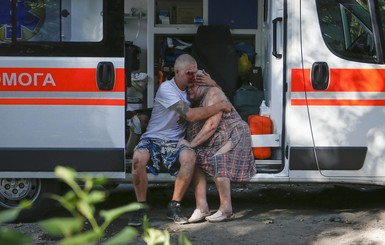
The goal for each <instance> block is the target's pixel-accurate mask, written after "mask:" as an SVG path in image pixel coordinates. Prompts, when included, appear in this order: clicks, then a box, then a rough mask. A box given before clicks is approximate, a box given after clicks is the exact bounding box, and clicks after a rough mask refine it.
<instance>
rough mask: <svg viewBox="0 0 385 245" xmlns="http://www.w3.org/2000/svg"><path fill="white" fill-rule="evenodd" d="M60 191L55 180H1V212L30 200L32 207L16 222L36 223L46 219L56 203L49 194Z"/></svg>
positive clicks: (22, 213) (24, 211)
mask: <svg viewBox="0 0 385 245" xmlns="http://www.w3.org/2000/svg"><path fill="white" fill-rule="evenodd" d="M58 191H59V183H58V181H57V180H53V179H28V178H25V179H23V178H1V179H0V210H4V209H9V208H15V207H17V206H18V205H19V203H20V202H21V201H22V200H30V201H32V207H31V208H29V209H26V210H23V211H22V212H21V213H20V215H19V217H18V218H17V220H15V222H34V221H37V220H39V219H42V218H44V216H45V214H46V213H47V212H48V211H49V210H50V209H51V208H52V207H53V206H54V205H53V203H55V202H56V201H54V200H52V199H51V198H50V197H49V195H47V194H52V193H58Z"/></svg>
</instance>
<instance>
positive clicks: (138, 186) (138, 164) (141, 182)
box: [132, 149, 150, 202]
mask: <svg viewBox="0 0 385 245" xmlns="http://www.w3.org/2000/svg"><path fill="white" fill-rule="evenodd" d="M149 160H150V154H149V153H148V151H147V150H145V149H139V150H136V151H135V152H134V156H133V159H132V183H133V185H134V190H135V195H136V200H137V201H138V202H146V201H147V188H148V178H147V172H146V165H147V162H148V161H149Z"/></svg>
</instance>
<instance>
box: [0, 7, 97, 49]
mask: <svg viewBox="0 0 385 245" xmlns="http://www.w3.org/2000/svg"><path fill="white" fill-rule="evenodd" d="M12 13H15V14H12ZM102 38H103V0H45V1H43V0H18V1H3V2H2V3H1V9H0V42H5V43H7V42H99V41H101V40H102Z"/></svg>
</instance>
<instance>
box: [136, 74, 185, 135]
mask: <svg viewBox="0 0 385 245" xmlns="http://www.w3.org/2000/svg"><path fill="white" fill-rule="evenodd" d="M180 100H183V101H184V102H186V103H187V104H188V105H189V106H190V101H189V100H188V98H187V91H186V90H185V91H181V90H180V89H179V88H178V86H177V85H176V84H175V80H174V79H171V80H168V81H165V82H163V83H162V84H161V85H160V87H159V89H158V92H157V93H156V96H155V101H154V107H153V108H152V114H151V119H150V122H149V124H148V126H147V130H146V132H145V133H144V134H143V135H142V137H149V138H158V139H163V140H180V139H183V138H184V136H185V131H186V125H187V122H186V121H185V119H184V118H183V117H181V116H180V115H179V114H178V113H177V112H176V111H174V110H173V109H171V108H170V106H172V105H174V104H175V103H177V102H178V101H180Z"/></svg>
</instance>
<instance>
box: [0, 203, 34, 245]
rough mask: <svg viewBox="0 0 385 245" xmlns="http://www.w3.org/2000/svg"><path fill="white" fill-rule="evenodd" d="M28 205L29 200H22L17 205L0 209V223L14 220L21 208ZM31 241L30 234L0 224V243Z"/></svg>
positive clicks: (11, 244) (29, 205) (14, 244)
mask: <svg viewBox="0 0 385 245" xmlns="http://www.w3.org/2000/svg"><path fill="white" fill-rule="evenodd" d="M30 207H31V202H30V201H22V202H21V203H20V205H19V207H17V208H13V209H7V210H4V211H2V212H1V213H0V225H1V224H5V223H8V222H11V221H14V220H15V219H16V218H17V216H18V215H19V213H20V212H21V211H22V210H23V209H26V208H30ZM32 243H33V242H32V238H31V237H30V236H27V235H24V234H20V233H19V232H16V231H14V230H13V229H10V228H8V227H2V226H0V244H7V245H24V244H25V245H29V244H32Z"/></svg>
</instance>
